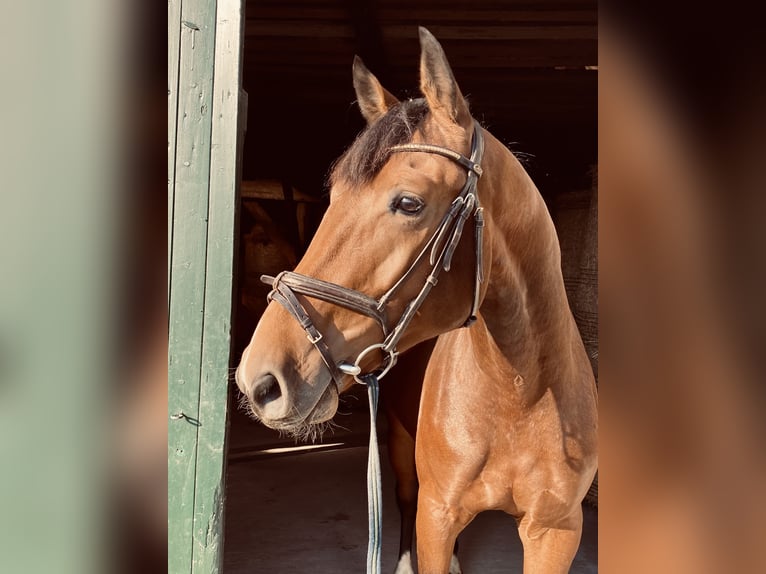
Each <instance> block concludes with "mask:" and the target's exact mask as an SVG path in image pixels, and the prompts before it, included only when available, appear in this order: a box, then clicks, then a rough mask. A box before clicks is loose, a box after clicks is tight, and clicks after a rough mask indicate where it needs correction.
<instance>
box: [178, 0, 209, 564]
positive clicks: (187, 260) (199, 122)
mask: <svg viewBox="0 0 766 574" xmlns="http://www.w3.org/2000/svg"><path fill="white" fill-rule="evenodd" d="M170 25H174V26H178V30H179V34H180V43H179V49H180V52H179V54H180V58H179V62H180V66H179V78H178V119H177V124H176V146H175V147H176V159H175V165H174V167H175V173H174V178H175V188H174V189H175V195H174V202H173V235H172V245H173V250H172V259H171V274H172V277H171V285H170V303H169V305H170V307H169V312H170V318H169V319H170V322H169V350H168V416H169V417H177V416H178V415H179V414H180V413H183V414H185V415H186V417H188V418H171V419H170V420H169V423H168V525H169V527H168V571H169V572H173V573H184V572H191V563H192V539H191V537H192V529H193V520H194V516H193V510H194V487H195V470H196V449H197V446H196V445H197V429H198V427H197V426H196V424H193V421H194V420H196V419H197V418H198V410H199V400H200V389H199V382H200V370H201V365H200V363H201V352H202V327H203V310H204V287H205V257H206V244H207V216H208V215H207V212H208V185H209V175H210V131H211V113H210V107H211V94H212V87H213V86H212V84H213V58H214V47H215V4H214V3H213V4H212V5H211V3H210V2H207V1H206V0H184V2H183V4H182V7H181V18H180V21H179V22H176V23H171V24H170Z"/></svg>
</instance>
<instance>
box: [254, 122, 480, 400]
mask: <svg viewBox="0 0 766 574" xmlns="http://www.w3.org/2000/svg"><path fill="white" fill-rule="evenodd" d="M389 151H390V152H391V153H404V152H416V153H431V154H436V155H441V156H444V157H446V158H449V159H451V160H452V161H454V162H456V163H458V164H459V165H461V166H463V167H464V168H465V169H466V171H467V178H466V182H465V185H463V188H462V189H461V191H460V193H459V194H458V196H457V197H456V198H455V199H454V201H453V202H452V205H451V206H450V208H449V210H448V211H447V213H446V214H445V215H444V217H443V218H442V220H441V223H440V224H439V226H438V227H437V228H436V230H435V231H434V233H433V234H432V235H431V237H430V238H429V239H428V241H427V242H426V243H425V245H424V246H423V248H422V250H421V251H420V253H419V254H418V256H417V257H416V258H415V260H414V261H413V262H412V264H411V265H410V267H409V268H408V269H407V271H405V273H404V275H402V277H401V278H400V279H399V280H398V281H397V282H396V283H394V285H393V286H392V287H391V288H390V289H389V290H388V291H386V293H385V294H384V295H383V296H382V297H381V298H380V299H374V298H372V297H370V296H368V295H365V294H364V293H361V292H359V291H355V290H354V289H349V288H347V287H343V286H341V285H336V284H335V283H330V282H328V281H322V280H320V279H315V278H313V277H308V276H306V275H301V274H300V273H295V272H293V271H283V272H282V273H280V274H279V275H277V276H276V277H271V276H269V275H263V276H261V281H263V282H264V283H266V284H267V285H271V287H272V291H271V292H270V293H269V295H268V300H269V301H277V302H278V303H280V304H281V305H282V306H283V307H284V308H285V309H286V310H287V311H288V312H289V313H290V314H291V315H292V316H293V317H295V319H296V320H297V321H298V323H299V324H300V326H301V327H302V328H303V329H304V330H305V331H306V335H307V337H308V340H309V341H310V342H311V343H312V344H313V345H314V347H316V349H317V351H319V354H320V355H321V357H322V360H323V361H324V363H325V365H327V368H328V369H329V370H330V373H331V374H332V377H333V380H334V381H335V383H336V385H337V386H338V388H340V385H341V379H342V378H343V375H344V374H345V375H351V376H353V377H354V380H356V381H357V382H358V383H361V384H366V383H365V380H364V379H365V378H366V377H368V375H369V374H370V373H368V374H365V375H362V374H361V371H362V368H361V366H360V365H361V362H362V359H363V358H364V357H365V356H366V355H367V354H368V353H370V352H372V351H374V350H376V349H380V350H381V351H382V352H383V354H384V355H387V357H386V359H385V363H384V364H383V366H382V367H381V368H379V369H378V370H376V371H373V373H374V374H375V376H376V377H377V379H381V378H382V377H383V376H385V375H386V373H388V371H389V370H390V369H391V368H392V367H393V366H394V364H395V363H396V359H397V357H398V354H399V353H398V351H397V350H396V345H397V344H398V342H399V340H400V339H401V338H402V336H403V335H404V332H405V330H406V329H407V327H408V326H409V324H410V321H412V319H413V317H414V316H415V314H416V313H417V312H418V310H419V309H420V307H421V305H422V304H423V302H424V301H425V299H426V297H427V296H428V294H429V292H430V291H431V289H432V288H433V287H434V286H435V285H436V283H437V278H438V276H439V273H440V271H441V270H442V269H443V270H444V271H449V270H450V266H451V264H452V256H453V255H454V253H455V249H456V248H457V246H458V243H459V241H460V237H461V235H462V233H463V226H464V225H465V222H466V220H467V219H468V217H469V216H470V215H473V217H474V221H475V230H476V232H475V241H476V265H475V281H474V289H473V302H472V306H471V313H470V315H469V317H468V319H466V321H465V323H464V324H463V326H464V327H469V326H471V325H472V324H473V323H474V322H475V321H476V313H477V311H478V308H479V289H480V286H481V283H482V281H483V280H484V272H483V265H482V261H483V254H482V238H483V229H484V215H483V209H484V208H483V207H481V206H480V205H479V197H478V195H477V192H476V186H477V183H478V180H479V177H481V174H482V168H481V165H480V164H481V160H482V157H483V155H484V137H483V134H482V129H481V127H480V126H479V124H478V122H476V121H474V131H473V138H472V141H471V156H470V158H467V157H465V156H464V155H462V154H459V153H457V152H455V151H453V150H451V149H448V148H445V147H441V146H436V145H430V144H418V143H408V144H402V145H396V146H393V147H391V148H390V150H389ZM429 251H430V256H429V263H430V265H431V272H430V273H429V275H428V277H427V278H426V280H425V283H424V284H423V287H422V288H421V289H420V292H419V293H418V295H417V296H416V297H415V298H414V299H412V300H411V301H410V302H409V304H408V305H407V307H406V308H405V309H404V312H403V313H402V316H401V317H400V318H399V321H398V322H397V323H396V325H395V326H394V328H393V329H392V330H389V329H388V322H387V317H386V306H387V304H388V302H389V301H390V300H391V297H392V296H393V295H394V293H396V291H397V290H398V289H399V288H400V287H401V286H402V285H403V284H404V283H405V282H406V281H407V280H408V279H409V278H410V277H411V276H412V274H413V273H414V272H415V269H416V268H417V266H418V265H419V264H420V262H421V261H422V260H423V259H424V258H425V257H426V254H428V253H429ZM296 293H299V294H301V295H304V296H306V297H310V298H313V299H320V300H322V301H326V302H328V303H332V304H334V305H338V306H340V307H344V308H346V309H349V310H351V311H354V312H355V313H359V314H361V315H365V316H367V317H370V318H372V319H375V320H376V321H377V322H378V324H379V325H380V328H381V331H382V333H383V342H382V343H375V344H373V345H370V346H369V347H367V348H366V349H364V350H363V351H362V352H361V353H359V356H358V357H357V358H356V360H355V361H354V363H353V364H352V363H348V362H345V361H341V362H336V361H335V360H334V359H333V357H332V354H331V352H330V348H329V347H328V345H327V343H326V342H325V341H324V337H323V335H322V333H321V332H320V331H319V330H318V329H317V328H316V326H315V325H314V323H313V321H312V320H311V316H310V315H309V314H308V312H307V311H306V309H305V308H304V307H303V305H302V304H301V303H300V301H299V300H298V297H297V296H296Z"/></svg>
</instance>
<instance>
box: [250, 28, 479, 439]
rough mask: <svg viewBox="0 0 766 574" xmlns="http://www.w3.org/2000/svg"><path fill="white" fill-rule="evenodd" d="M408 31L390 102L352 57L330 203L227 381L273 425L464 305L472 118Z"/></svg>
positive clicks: (432, 46) (326, 408) (384, 364)
mask: <svg viewBox="0 0 766 574" xmlns="http://www.w3.org/2000/svg"><path fill="white" fill-rule="evenodd" d="M420 44H421V60H420V89H421V92H422V95H423V97H422V98H419V99H414V100H408V101H402V102H400V101H398V100H397V99H396V98H395V97H394V96H393V95H392V94H391V93H389V92H388V91H387V90H386V89H385V88H383V86H382V85H381V84H380V82H379V81H378V80H377V78H376V77H375V76H374V75H373V74H372V73H370V71H369V70H367V68H366V67H365V66H364V64H363V63H362V61H361V60H360V59H359V58H355V60H354V65H353V80H354V88H355V90H356V95H357V98H358V102H359V107H360V110H361V112H362V115H363V116H364V118H365V119H366V120H367V124H368V125H367V127H366V129H365V130H364V131H363V132H362V133H361V134H360V135H359V136H358V138H357V139H356V141H355V142H354V143H353V144H352V145H351V147H350V148H349V149H348V150H347V151H346V153H345V154H344V155H343V156H342V157H341V158H340V159H339V160H338V161H337V162H336V164H335V166H334V168H333V170H332V173H331V176H330V179H329V182H330V205H329V207H328V209H327V212H326V213H325V215H324V218H323V219H322V222H321V224H320V226H319V228H318V230H317V232H316V234H315V236H314V238H313V240H312V242H311V244H310V246H309V248H308V250H307V251H306V254H305V256H304V257H303V259H302V260H301V261H300V262H299V264H298V266H297V267H296V269H295V272H290V273H285V274H281V275H280V276H277V277H276V278H269V279H268V281H269V282H270V283H271V284H272V287H273V289H274V290H273V291H272V295H271V300H272V302H271V303H270V304H269V305H268V307H267V309H266V311H265V312H264V314H263V316H262V318H261V320H260V322H259V323H258V326H257V327H256V329H255V332H254V334H253V337H252V340H251V342H250V344H249V346H248V347H247V348H246V349H245V351H244V353H243V356H242V359H241V362H240V364H239V367H238V368H237V373H236V380H237V385H238V386H239V389H240V390H241V391H242V393H243V394H244V395H245V396H246V397H247V400H248V402H249V405H250V408H251V410H252V412H253V413H254V414H255V416H256V417H257V418H259V419H260V420H261V421H262V422H263V423H265V424H266V425H267V426H270V427H272V428H277V429H281V430H287V431H291V430H295V429H298V428H306V427H308V426H310V425H314V424H317V423H322V422H324V421H327V420H329V419H330V418H332V417H333V415H334V414H335V412H336V410H337V405H338V395H339V394H340V393H342V392H344V391H346V390H348V389H349V388H350V387H351V386H352V385H353V384H354V381H355V379H356V380H357V381H359V380H360V376H362V375H361V373H369V372H371V371H373V370H375V369H383V370H387V368H389V367H390V366H391V365H392V364H393V363H394V362H395V360H396V355H397V354H398V353H399V352H403V351H406V350H407V349H408V348H410V347H412V346H413V345H415V344H417V343H419V342H422V341H424V340H426V339H430V338H432V337H434V336H436V335H439V334H441V333H444V332H446V331H449V330H451V329H454V328H457V327H459V326H461V325H463V324H464V323H465V322H466V319H467V318H469V317H470V316H471V315H472V314H473V313H475V312H476V307H477V305H478V301H479V299H480V296H481V291H482V289H483V286H482V285H481V283H480V279H481V268H482V265H483V261H482V258H483V255H482V249H481V247H482V241H481V234H480V233H477V230H479V228H481V226H482V225H483V221H482V219H481V207H480V206H479V198H478V192H477V181H478V179H479V176H480V175H481V172H482V168H481V166H480V165H479V163H480V161H481V158H480V156H481V150H482V149H483V147H481V146H482V144H481V142H482V141H483V140H482V139H481V138H482V136H481V133H479V132H481V128H479V127H478V124H476V123H475V122H474V120H473V119H472V117H471V115H470V112H469V110H468V105H467V102H466V101H465V99H464V97H463V96H462V94H461V92H460V89H459V88H458V85H457V83H456V82H455V79H454V76H453V74H452V70H451V68H450V66H449V63H448V62H447V59H446V56H445V54H444V51H443V50H442V48H441V46H440V45H439V43H438V42H437V41H436V39H435V38H434V37H433V36H432V35H431V34H430V33H429V32H428V31H427V30H425V29H423V28H421V29H420ZM461 235H462V236H463V239H462V240H461ZM440 271H441V273H439V272H440ZM437 276H438V281H437ZM437 282H438V287H437V286H436V283H437ZM378 374H379V375H380V374H382V373H380V372H379V373H378Z"/></svg>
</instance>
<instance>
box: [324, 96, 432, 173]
mask: <svg viewBox="0 0 766 574" xmlns="http://www.w3.org/2000/svg"><path fill="white" fill-rule="evenodd" d="M426 113H428V104H426V101H425V99H423V98H419V99H416V100H407V101H404V102H400V103H398V104H397V105H395V106H394V107H392V108H391V109H390V110H389V111H388V113H386V115H385V116H383V117H382V118H380V119H379V120H378V121H376V122H375V123H374V124H372V125H371V126H368V127H367V128H366V129H365V130H364V131H363V132H362V133H360V134H359V135H358V136H357V138H356V140H354V143H353V144H351V147H349V148H348V150H347V151H346V153H344V154H343V155H342V156H341V157H340V158H339V159H338V161H337V162H335V165H334V167H333V169H332V171H331V173H330V178H329V182H328V183H329V184H330V186H332V185H333V184H335V183H336V182H340V181H343V182H344V183H347V184H349V185H352V186H359V185H363V184H365V183H369V182H370V181H371V180H372V179H373V178H374V177H375V175H376V174H377V173H378V172H379V171H380V170H381V168H382V167H383V165H384V164H385V163H386V161H387V160H388V156H389V155H390V154H389V152H388V150H389V149H390V148H391V147H392V146H395V145H399V144H403V143H408V142H410V141H412V136H413V135H414V134H415V131H416V130H417V128H418V126H419V125H420V123H421V122H422V121H423V118H424V117H425V116H426Z"/></svg>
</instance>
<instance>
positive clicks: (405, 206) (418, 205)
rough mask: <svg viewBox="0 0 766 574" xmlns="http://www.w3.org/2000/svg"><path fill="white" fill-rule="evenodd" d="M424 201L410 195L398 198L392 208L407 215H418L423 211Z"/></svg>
mask: <svg viewBox="0 0 766 574" xmlns="http://www.w3.org/2000/svg"><path fill="white" fill-rule="evenodd" d="M423 205H424V204H423V200H421V199H419V198H417V197H412V196H410V195H402V196H399V197H398V198H396V199H395V200H394V202H393V205H392V207H393V208H394V209H395V210H397V211H401V212H402V213H404V214H405V215H416V214H418V213H420V210H421V209H423Z"/></svg>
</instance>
